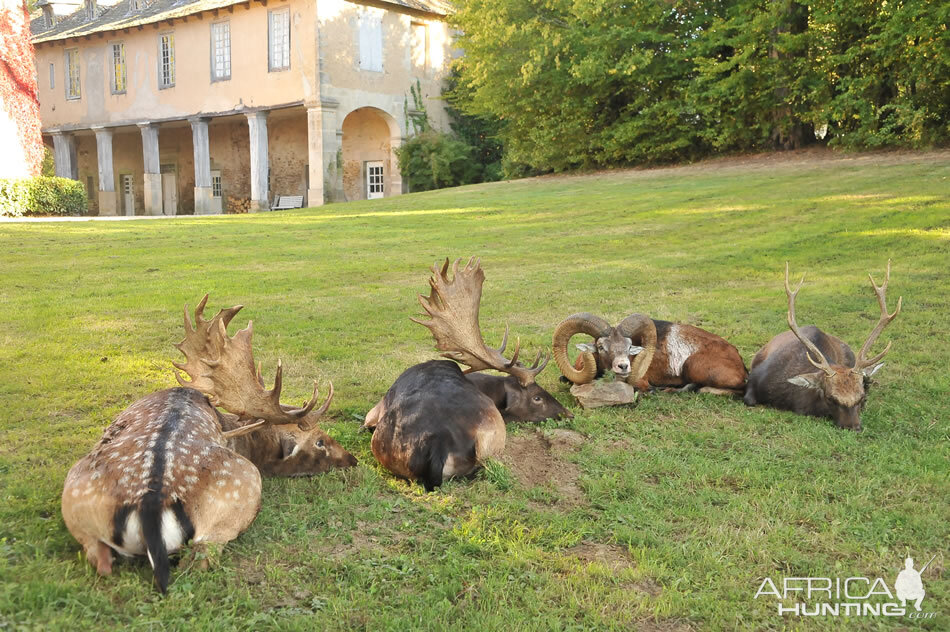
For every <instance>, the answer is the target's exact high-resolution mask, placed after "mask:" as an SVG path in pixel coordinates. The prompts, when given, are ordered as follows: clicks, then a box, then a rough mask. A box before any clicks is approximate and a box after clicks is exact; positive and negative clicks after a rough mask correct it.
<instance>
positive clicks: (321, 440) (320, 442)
mask: <svg viewBox="0 0 950 632" xmlns="http://www.w3.org/2000/svg"><path fill="white" fill-rule="evenodd" d="M317 447H318V448H322V447H323V439H319V440H317Z"/></svg>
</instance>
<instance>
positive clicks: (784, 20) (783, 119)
mask: <svg viewBox="0 0 950 632" xmlns="http://www.w3.org/2000/svg"><path fill="white" fill-rule="evenodd" d="M778 4H779V5H780V6H779V8H778V11H779V16H778V20H777V25H776V27H775V29H774V30H773V31H772V41H773V45H772V48H771V50H770V51H769V57H771V58H772V59H777V60H778V68H779V69H780V70H779V73H778V74H779V76H780V77H782V80H783V81H784V80H788V77H789V76H790V75H791V73H790V72H789V71H788V66H789V65H790V64H788V60H791V59H794V57H792V56H791V55H789V54H788V53H784V52H780V51H779V50H778V48H777V47H776V46H775V44H774V42H775V40H776V39H777V38H778V36H779V35H780V34H782V33H791V34H792V35H799V34H801V33H804V32H805V31H806V30H808V6H807V5H804V4H801V3H799V2H795V0H778ZM790 92H791V91H790V89H789V87H788V86H787V85H778V86H776V88H775V107H774V108H773V110H772V134H771V138H772V145H773V147H775V148H776V149H786V150H787V149H798V148H799V147H801V146H802V145H804V144H806V143H807V142H808V141H810V140H811V138H810V137H809V134H808V131H809V130H810V126H809V125H807V124H805V123H803V122H802V121H801V120H800V119H799V118H798V117H797V116H796V115H795V113H794V112H793V111H792V106H791V104H789V103H788V96H789V94H790Z"/></svg>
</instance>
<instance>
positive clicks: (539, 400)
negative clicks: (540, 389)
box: [531, 395, 541, 404]
mask: <svg viewBox="0 0 950 632" xmlns="http://www.w3.org/2000/svg"><path fill="white" fill-rule="evenodd" d="M531 401H533V402H534V403H535V404H540V403H541V396H540V395H535V396H534V397H532V398H531Z"/></svg>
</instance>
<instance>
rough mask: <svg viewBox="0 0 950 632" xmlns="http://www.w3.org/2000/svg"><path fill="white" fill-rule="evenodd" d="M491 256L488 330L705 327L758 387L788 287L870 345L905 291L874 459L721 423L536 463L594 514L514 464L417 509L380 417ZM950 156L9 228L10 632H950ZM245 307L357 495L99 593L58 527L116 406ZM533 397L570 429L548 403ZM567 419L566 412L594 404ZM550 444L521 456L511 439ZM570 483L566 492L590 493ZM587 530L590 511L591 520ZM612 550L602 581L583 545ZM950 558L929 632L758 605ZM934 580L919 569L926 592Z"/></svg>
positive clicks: (606, 427)
mask: <svg viewBox="0 0 950 632" xmlns="http://www.w3.org/2000/svg"><path fill="white" fill-rule="evenodd" d="M470 254H477V255H480V256H481V257H482V258H483V266H484V268H485V270H486V275H487V281H486V286H485V292H484V297H483V305H482V325H483V330H484V331H485V334H486V338H487V339H488V340H489V342H493V341H497V339H498V338H499V337H500V333H501V331H502V329H503V327H504V323H505V322H510V323H511V326H512V331H513V332H514V333H516V334H517V335H519V336H520V337H521V339H522V344H523V346H525V347H527V349H528V350H533V349H537V348H547V347H548V346H549V345H550V335H551V331H552V329H553V327H554V325H555V324H556V323H557V322H558V321H559V320H560V319H561V318H563V317H564V316H566V315H568V314H571V313H573V312H576V311H582V310H584V311H592V312H596V313H599V314H602V315H604V316H605V317H607V318H608V319H610V320H612V321H616V320H618V319H619V318H621V317H623V316H625V315H626V314H628V313H630V312H633V311H641V312H647V313H650V314H651V315H653V316H654V317H658V318H665V319H671V320H678V321H683V322H689V323H692V324H696V325H700V326H703V327H706V328H708V329H710V330H712V331H714V332H716V333H719V334H721V335H723V336H724V337H726V338H727V339H729V340H730V341H732V342H733V343H734V344H736V345H737V346H738V348H739V350H740V352H741V353H742V355H743V357H744V358H746V360H747V362H748V361H749V360H751V357H752V355H753V354H754V353H755V351H756V350H757V349H758V347H759V346H761V345H762V344H764V343H765V342H766V341H767V340H769V338H771V337H772V336H773V335H775V334H777V333H779V332H781V331H782V330H783V329H784V328H785V318H784V314H785V308H786V302H785V296H784V292H783V290H782V286H781V278H782V277H781V275H782V266H783V263H784V261H785V260H788V261H790V263H791V269H792V272H793V274H800V273H801V272H805V271H807V272H808V281H807V284H806V286H805V288H804V289H803V290H802V292H801V294H800V297H799V302H798V314H799V321H800V322H802V323H803V324H804V323H806V322H809V323H815V324H818V325H819V326H821V327H822V328H824V329H825V330H826V331H829V332H832V333H834V334H835V335H838V336H839V337H842V338H843V339H845V340H846V341H848V342H849V343H850V344H852V346H856V345H860V343H861V342H862V341H863V339H864V337H865V336H866V335H867V334H868V333H869V331H870V329H871V327H872V326H873V325H874V323H875V322H876V321H877V318H878V311H877V310H878V308H877V305H876V303H875V301H874V299H873V295H872V293H871V290H870V288H869V286H868V282H867V273H868V272H869V271H870V272H873V273H874V274H875V277H876V278H878V279H879V280H880V278H881V276H882V275H883V271H884V268H885V265H886V262H887V259H888V258H891V259H892V260H893V272H892V277H891V287H890V290H889V295H890V302H891V304H892V305H893V304H894V302H895V301H896V300H897V297H898V296H899V295H903V297H904V308H903V312H902V313H901V315H900V317H899V318H898V319H897V320H896V321H895V322H894V323H893V325H892V326H891V327H890V328H889V329H888V330H887V331H886V332H885V333H884V334H883V336H882V338H881V343H884V342H886V341H887V340H893V343H894V344H893V350H892V351H891V353H890V355H889V356H888V358H887V365H886V366H885V368H884V369H883V370H882V372H881V373H879V374H878V376H877V382H878V383H877V384H876V385H875V386H874V388H873V390H872V392H871V394H870V399H869V404H868V406H867V408H866V410H865V413H864V415H863V420H864V426H865V429H866V430H865V432H863V433H861V434H855V433H850V432H844V431H840V430H837V429H836V428H834V427H832V425H831V423H830V422H828V421H822V420H816V419H811V418H805V417H798V416H795V415H792V414H789V413H783V412H777V411H770V410H766V409H762V408H756V409H748V408H746V407H744V406H743V405H742V404H741V402H739V401H734V400H728V399H724V398H716V397H711V396H703V395H666V394H658V395H652V396H649V397H646V398H643V400H642V401H641V403H640V404H639V406H638V407H636V408H635V409H627V408H618V409H608V410H604V409H600V410H597V411H594V412H583V411H581V410H580V409H578V408H576V407H575V412H576V417H575V418H574V419H573V420H571V421H566V422H557V423H555V422H546V423H544V424H541V427H542V430H543V432H547V433H549V434H550V433H551V431H552V430H553V429H555V428H567V429H571V430H574V431H575V432H579V433H582V434H583V435H584V436H585V441H584V443H583V445H581V446H580V447H579V448H578V449H576V450H574V451H571V450H567V451H561V452H556V451H552V453H551V458H552V459H559V460H560V462H562V463H564V464H565V467H566V468H574V469H575V470H576V471H577V472H578V477H577V480H576V481H575V482H574V483H573V484H575V485H576V487H577V489H578V490H579V494H578V496H579V500H578V499H568V498H567V497H565V495H564V494H563V493H562V491H563V490H561V491H559V489H558V487H557V486H556V485H545V484H541V485H532V486H530V487H526V486H525V485H523V484H521V482H519V479H518V478H517V476H516V475H515V473H514V471H513V470H512V468H511V467H509V466H505V465H503V464H498V463H494V464H492V467H491V468H490V469H489V471H487V472H486V473H484V474H483V475H481V476H479V477H478V478H476V479H475V480H474V481H460V482H451V483H449V484H447V485H445V486H444V487H443V488H442V489H441V490H440V491H438V492H436V493H433V494H425V493H423V492H422V491H421V489H420V488H418V487H412V486H408V485H406V484H405V483H403V482H401V481H398V480H396V479H394V478H392V477H391V476H390V475H388V474H387V473H386V472H384V471H381V470H380V468H378V467H377V466H376V464H375V462H374V460H373V458H372V455H371V453H370V451H369V435H366V434H358V433H357V426H358V422H359V420H360V418H361V416H362V415H363V414H365V412H366V411H367V410H368V409H369V408H370V407H371V406H372V405H373V404H374V403H375V402H376V401H377V400H378V398H379V397H380V396H381V395H382V394H383V393H384V392H385V390H386V389H387V388H388V386H389V384H390V383H391V382H392V380H393V379H394V378H395V377H396V376H397V375H398V374H399V373H400V372H401V371H402V370H403V369H405V368H406V367H407V366H409V365H411V364H412V363H415V362H418V361H422V360H425V359H430V358H432V357H435V355H436V353H435V351H434V350H433V348H432V342H431V339H430V338H429V336H428V333H427V332H426V331H425V330H424V329H423V328H421V327H418V326H417V325H414V324H412V323H410V322H409V320H408V318H407V316H409V315H411V314H414V313H416V311H417V307H418V306H417V303H416V300H415V295H416V293H418V292H421V291H423V290H424V289H425V288H426V275H427V267H428V266H429V265H430V264H432V263H433V262H434V261H436V260H437V259H441V258H443V257H446V256H449V257H457V256H467V255H470ZM948 262H950V154H947V153H931V154H916V155H915V154H911V155H904V156H883V157H881V156H872V157H852V158H848V159H843V160H827V159H824V158H821V157H819V159H816V160H810V159H808V158H807V157H806V158H805V159H803V160H789V161H785V160H763V161H746V162H740V163H737V164H732V163H723V164H721V165H712V166H708V167H705V168H686V169H668V170H658V171H648V172H626V173H606V174H596V175H590V176H580V177H566V178H542V179H535V180H527V181H518V182H507V183H496V184H490V185H482V186H474V187H465V188H460V189H454V190H444V191H439V192H433V193H428V194H419V195H407V196H403V197H400V198H394V199H387V200H381V201H372V202H361V203H351V204H347V205H333V206H327V207H323V208H320V209H308V210H303V211H300V212H281V213H274V214H260V215H253V216H245V217H220V218H201V219H192V218H189V219H182V220H165V221H136V222H117V223H70V224H3V225H0V339H2V344H0V367H2V375H3V377H2V380H0V411H2V413H0V628H3V629H21V628H22V629H34V628H35V629H69V630H79V629H115V628H121V627H128V628H144V629H189V630H191V629H195V630H197V629H238V630H246V629H306V630H313V629H325V630H335V629H371V630H377V629H388V630H407V629H412V630H416V629H420V630H449V629H455V630H462V629H464V630H471V629H506V630H547V629H563V630H581V629H614V630H631V629H638V628H639V629H644V630H685V629H708V630H732V629H750V630H751V629H756V630H761V629H780V628H785V627H790V628H818V627H822V628H825V627H827V628H832V629H836V628H848V629H851V628H856V629H868V630H871V629H879V628H880V629H885V628H890V627H895V626H903V627H906V628H907V629H912V630H916V629H925V630H939V629H948V626H950V574H948V570H947V553H948V525H950V502H948V499H950V484H948V471H950V465H948V457H950V449H948V441H950V427H948V423H947V420H948V417H950V397H948V395H950V379H948V376H947V371H948V364H950V362H948V360H950V342H948V338H947V327H948V323H950V318H948V314H950V283H948V280H947V264H948ZM205 292H210V293H211V301H210V307H211V308H213V309H217V308H219V307H223V306H229V305H232V304H235V303H243V304H245V305H247V307H246V309H245V312H243V313H242V314H241V315H240V316H239V317H238V318H237V320H238V321H242V319H243V320H247V319H253V320H254V322H255V346H256V349H257V354H258V358H259V359H262V360H263V361H264V364H265V371H266V370H267V369H268V367H269V368H270V371H269V372H268V375H273V367H274V365H275V362H276V360H277V358H278V357H280V358H282V359H283V361H284V366H285V392H286V393H287V395H288V397H287V399H290V400H298V399H299V400H303V399H305V398H306V396H307V394H308V383H309V380H311V379H313V378H318V379H320V380H321V381H322V382H323V381H326V380H328V379H332V380H333V382H334V385H335V386H336V389H337V397H336V400H335V403H334V405H333V407H332V410H331V415H330V418H329V419H328V421H327V423H326V424H325V427H326V428H327V429H328V430H329V431H330V432H331V434H333V435H334V436H335V437H337V438H338V439H339V440H340V441H342V442H343V444H344V445H345V446H346V447H347V448H349V449H350V450H351V451H352V452H353V453H354V454H355V455H356V456H357V457H358V458H359V459H360V465H359V467H357V468H355V469H353V470H350V471H346V472H337V473H332V474H328V475H325V476H320V477H316V478H313V479H308V480H277V479H270V480H267V481H265V486H264V498H263V508H262V510H261V512H260V514H259V516H258V518H257V520H256V521H255V522H254V524H253V525H252V526H251V528H250V529H249V530H248V531H247V532H245V533H244V534H243V535H242V536H241V537H240V538H238V539H237V540H236V541H234V542H232V543H231V544H229V545H228V546H227V547H225V548H224V549H223V550H221V551H219V552H217V553H216V554H215V555H214V556H213V557H214V559H213V560H212V562H213V564H212V568H211V570H208V571H198V570H197V569H196V568H195V567H194V566H191V565H189V564H188V563H183V564H182V565H181V566H179V568H177V569H176V570H174V571H173V583H172V585H171V587H170V590H169V594H168V595H167V596H166V597H164V598H162V597H160V596H159V595H158V594H156V592H155V590H154V588H153V587H152V584H151V581H150V575H151V573H150V570H149V568H148V564H147V562H145V561H142V560H138V561H133V562H129V561H122V562H120V563H118V564H117V566H116V571H117V572H116V574H115V575H114V576H112V577H109V578H97V577H96V575H95V574H94V572H93V570H92V568H91V567H90V566H89V565H88V564H86V563H85V561H84V560H83V559H82V557H81V555H80V552H79V547H78V545H77V544H76V542H75V541H74V540H73V539H72V538H71V536H70V535H69V533H68V532H67V531H66V528H65V526H64V524H63V522H62V518H61V516H60V513H59V495H60V492H61V489H62V481H63V479H64V477H65V473H66V471H67V470H68V468H69V467H70V466H71V465H72V464H73V463H74V462H75V461H76V460H77V459H78V458H79V457H81V456H82V455H83V454H84V453H85V452H87V451H88V450H89V449H90V447H91V446H92V445H93V444H94V443H95V441H96V440H97V438H98V436H99V434H100V433H101V431H102V429H103V428H104V427H105V426H106V425H107V424H108V423H109V422H110V420H111V419H112V418H113V417H114V416H115V415H116V414H117V413H118V412H119V411H120V410H122V409H123V408H124V407H125V406H127V405H128V404H129V403H131V402H132V401H134V400H135V399H137V398H138V397H140V396H142V395H145V394H146V393H148V392H150V391H152V390H155V389H160V388H164V387H167V386H169V385H173V384H174V378H173V377H172V374H171V371H170V370H169V367H170V365H169V360H171V359H175V358H176V352H175V350H174V349H173V348H172V346H171V344H172V343H173V342H176V341H178V340H180V338H181V335H182V330H181V311H180V310H181V306H182V305H183V304H184V303H188V304H189V305H192V306H193V305H194V303H195V302H196V301H197V300H198V298H200V296H201V295H202V294H204V293H205ZM552 369H553V365H552V367H551V368H550V369H548V370H547V371H545V373H544V374H543V375H542V376H541V379H540V382H541V383H542V385H544V386H546V387H547V388H549V389H550V390H551V391H552V392H555V393H557V394H558V396H559V397H560V398H561V400H562V401H563V402H565V403H568V402H570V396H569V394H568V393H567V391H566V390H565V389H564V388H563V387H562V386H561V385H560V384H558V382H557V379H556V378H557V375H556V371H554V370H552ZM572 405H573V404H572ZM532 432H534V430H533V428H531V427H529V426H527V425H524V426H520V427H519V426H515V427H512V428H510V433H509V441H510V442H512V441H514V442H517V441H520V440H525V439H526V438H530V433H532ZM571 471H574V470H571ZM569 500H570V502H569ZM585 546H586V547H601V548H600V549H598V550H603V551H606V552H607V553H606V555H607V557H606V558H604V559H596V558H591V557H590V556H587V555H585V554H584V553H583V551H584V548H583V547H585ZM934 553H936V554H937V559H936V560H935V561H934V563H933V564H932V565H931V567H930V569H928V571H927V573H925V575H924V585H925V587H926V589H927V598H926V599H925V601H924V606H925V608H924V610H925V611H930V612H937V613H939V614H938V616H937V618H935V619H931V620H927V621H923V622H918V621H912V620H909V619H906V618H900V619H885V618H882V617H877V618H875V617H862V618H851V619H844V618H841V619H835V618H822V619H810V620H801V619H795V618H788V617H786V618H784V619H783V618H781V617H779V616H778V615H777V614H776V603H775V602H774V600H771V599H770V598H769V599H766V598H760V599H758V600H754V599H753V596H754V594H755V592H756V590H757V588H758V587H759V584H760V583H761V581H762V579H763V578H764V577H771V578H773V579H775V580H776V582H780V581H781V578H783V577H791V576H819V577H837V576H840V577H842V578H844V577H848V576H865V577H871V578H874V577H878V576H881V577H884V578H885V580H886V581H887V582H888V584H889V585H890V586H892V587H893V581H894V578H895V577H896V575H897V572H898V571H899V570H900V569H901V567H902V561H903V559H904V557H905V556H906V555H912V556H913V557H914V558H915V559H918V560H920V559H923V560H926V559H929V557H930V556H931V555H933V554H934ZM918 567H919V564H918Z"/></svg>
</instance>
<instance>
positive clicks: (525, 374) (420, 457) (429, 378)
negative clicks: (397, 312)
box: [363, 258, 570, 491]
mask: <svg viewBox="0 0 950 632" xmlns="http://www.w3.org/2000/svg"><path fill="white" fill-rule="evenodd" d="M448 266H449V261H448V259H446V261H445V264H444V265H443V266H442V268H441V270H439V269H438V268H437V267H433V268H432V272H433V275H432V277H431V278H430V279H429V284H430V285H431V286H432V292H431V294H430V295H429V296H428V297H424V296H420V297H419V301H420V303H421V304H422V307H423V309H425V311H426V312H427V313H428V315H429V316H430V317H431V318H432V320H429V321H423V320H418V319H416V318H413V319H412V320H413V322H417V323H419V324H420V325H424V326H426V327H428V328H429V330H430V331H431V332H432V335H433V336H434V337H435V340H436V347H437V348H438V349H439V350H441V351H443V354H442V355H443V356H445V357H447V358H451V359H452V360H455V361H456V362H460V363H462V364H465V365H467V366H468V368H467V369H466V370H465V373H470V372H474V371H482V370H484V369H494V370H496V371H501V372H502V373H507V374H508V376H509V377H506V378H501V377H494V376H484V377H483V378H480V379H478V380H472V379H471V377H469V378H467V377H466V375H465V374H464V373H463V372H462V370H461V369H459V367H458V365H457V364H456V363H455V362H449V361H446V360H433V361H430V362H424V363H422V364H417V365H415V366H413V367H410V368H409V369H407V370H406V371H405V372H404V373H403V374H402V375H400V376H399V378H398V379H397V380H396V381H395V383H394V384H393V385H392V387H390V389H389V391H388V392H387V393H386V395H385V397H383V399H382V400H381V401H380V402H379V403H378V404H376V406H374V407H373V409H372V410H371V411H370V412H369V413H368V414H367V415H366V420H365V422H364V423H363V427H364V428H366V429H369V430H372V431H373V439H372V442H371V447H372V450H373V455H374V456H375V457H376V459H377V460H378V461H379V462H380V463H381V464H382V465H383V467H385V468H386V469H388V470H389V471H391V472H393V473H394V474H396V475H398V476H401V477H403V478H406V479H409V480H418V481H421V482H422V484H423V485H424V486H425V488H426V490H427V491H431V490H432V489H434V488H435V487H438V486H439V485H441V484H442V482H443V480H444V479H446V478H449V477H452V476H467V475H468V474H471V473H472V472H474V471H476V470H477V469H478V468H480V467H481V465H482V464H483V463H484V462H485V460H486V459H487V458H489V457H492V456H497V455H498V454H501V452H502V451H503V450H504V448H505V418H504V414H503V411H514V412H512V413H511V414H512V415H513V416H514V418H524V417H526V416H529V415H531V416H535V417H536V418H547V417H556V416H561V415H562V414H567V415H570V413H569V412H568V411H567V410H566V409H564V408H563V407H562V406H561V405H560V404H559V403H558V402H557V400H555V399H554V398H553V397H552V396H551V395H550V394H549V393H548V392H547V391H545V390H543V389H542V388H541V387H540V386H538V385H537V384H536V383H535V381H534V380H535V377H536V376H537V375H538V373H540V372H541V371H542V370H544V367H545V366H546V365H547V359H545V360H544V362H541V354H540V353H538V356H537V357H536V358H535V360H534V364H532V365H531V366H530V367H525V366H522V365H521V364H519V363H518V354H519V351H520V343H516V345H515V351H514V353H513V354H512V357H511V359H510V360H508V359H506V358H505V357H504V355H503V353H504V351H505V347H506V345H507V342H508V330H507V328H506V329H505V337H504V339H503V340H502V343H501V347H500V348H498V349H495V348H492V347H488V346H486V345H485V342H484V340H483V339H482V334H481V330H480V328H479V323H478V309H479V304H480V302H481V295H482V283H483V282H484V280H485V273H484V272H483V271H482V269H481V266H480V265H479V262H478V260H476V259H475V258H472V259H471V260H470V261H469V263H468V265H466V266H465V267H464V268H462V269H461V270H460V269H459V261H456V262H455V265H454V266H453V268H452V273H453V278H452V280H449V277H448ZM472 377H474V376H472ZM506 391H509V392H510V394H506ZM516 397H517V398H519V399H518V401H517V403H516V402H507V401H506V400H508V399H509V398H511V399H514V398H516ZM525 400H527V401H525ZM542 415H543V417H542Z"/></svg>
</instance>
